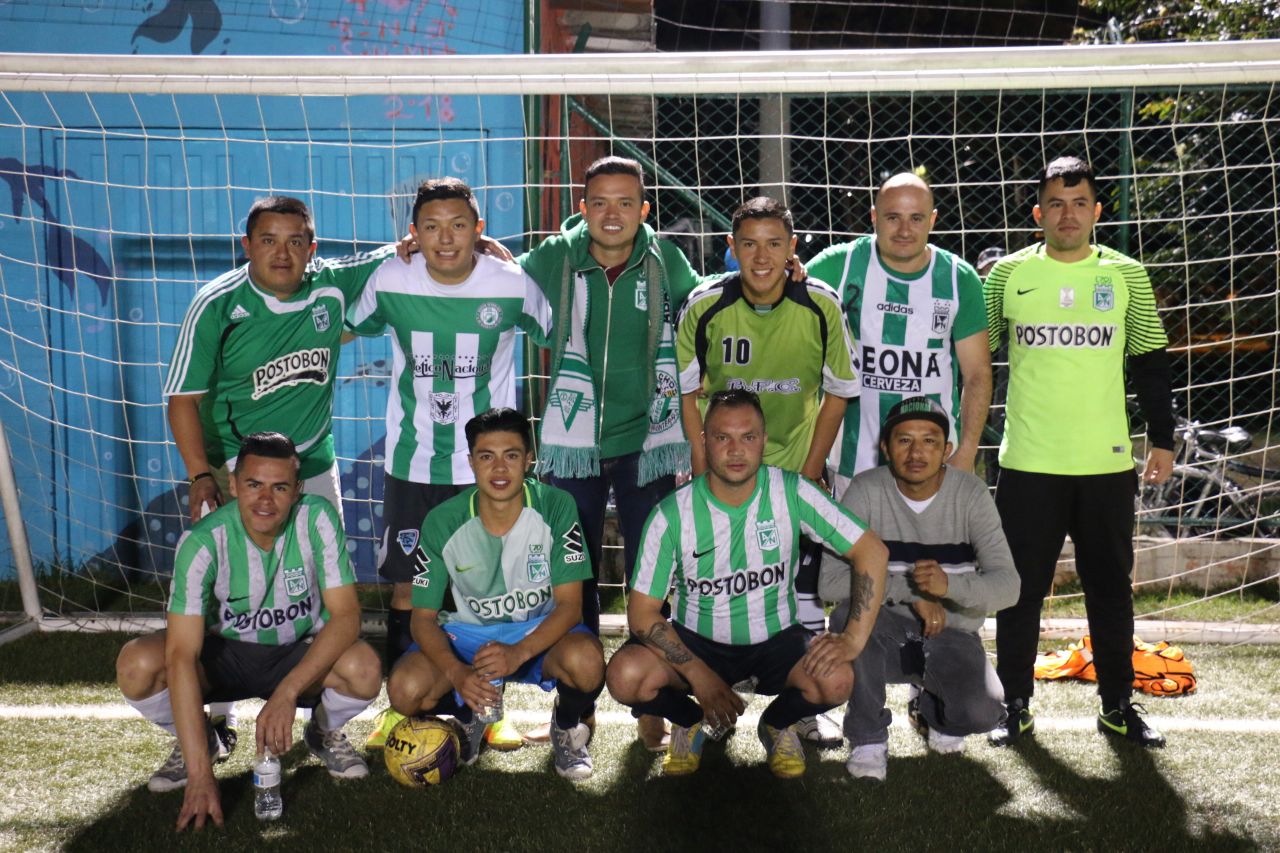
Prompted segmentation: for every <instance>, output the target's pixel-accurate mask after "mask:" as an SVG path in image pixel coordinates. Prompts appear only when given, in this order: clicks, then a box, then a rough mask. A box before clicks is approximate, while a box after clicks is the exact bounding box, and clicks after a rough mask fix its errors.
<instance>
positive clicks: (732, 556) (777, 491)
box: [608, 388, 888, 778]
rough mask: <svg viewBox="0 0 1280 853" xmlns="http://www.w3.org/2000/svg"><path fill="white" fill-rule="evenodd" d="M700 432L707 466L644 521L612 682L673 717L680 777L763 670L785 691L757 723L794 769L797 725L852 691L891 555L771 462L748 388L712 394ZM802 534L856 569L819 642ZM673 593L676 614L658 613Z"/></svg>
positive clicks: (621, 697) (765, 688)
mask: <svg viewBox="0 0 1280 853" xmlns="http://www.w3.org/2000/svg"><path fill="white" fill-rule="evenodd" d="M702 438H703V442H702V444H703V451H704V453H703V458H704V459H705V460H706V472H705V473H703V474H701V475H700V476H698V477H695V478H694V479H693V480H692V481H691V482H689V483H686V484H685V485H683V486H681V487H680V488H679V489H677V490H676V491H675V492H674V493H672V494H671V495H668V496H667V497H666V498H664V499H663V501H662V502H661V503H660V504H658V506H657V508H656V509H655V510H654V511H653V514H652V515H650V516H649V521H648V522H647V523H646V525H645V531H644V537H643V539H642V540H641V557H640V565H639V566H638V567H637V569H636V576H635V581H634V584H633V585H632V588H631V592H630V595H629V597H628V599H627V623H628V625H629V626H630V628H631V631H632V635H633V636H632V638H631V639H630V640H628V641H627V643H626V644H625V645H624V646H623V647H622V648H621V649H619V650H618V652H617V653H616V654H615V655H614V656H613V658H612V660H610V662H609V670H608V684H609V692H610V693H611V694H613V697H614V698H615V699H617V700H618V701H619V702H621V703H622V704H624V705H629V706H630V707H631V708H632V709H633V711H634V712H638V713H647V714H655V715H659V716H662V717H666V718H667V719H669V720H671V721H672V723H673V727H672V732H671V745H670V747H668V750H667V756H666V758H665V760H664V761H663V770H664V772H665V773H667V774H668V775H683V774H687V773H692V772H694V771H695V770H697V769H698V764H699V762H700V759H701V753H702V745H703V741H704V739H705V738H706V736H707V726H710V727H713V728H722V727H727V726H732V725H733V724H734V723H735V721H736V720H737V718H738V715H739V714H741V713H742V711H743V709H744V705H743V702H742V700H741V699H740V698H739V697H738V695H737V694H736V693H734V691H733V689H732V687H731V685H733V684H735V683H737V682H739V681H742V680H744V679H748V678H753V677H754V678H756V679H758V681H757V684H756V688H755V689H756V692H758V693H762V694H766V695H773V694H776V695H777V698H776V699H774V701H773V702H771V703H770V704H769V706H768V707H767V708H765V710H764V713H763V714H762V715H761V717H760V725H759V727H758V734H759V736H760V740H761V742H762V743H763V745H764V747H765V752H766V753H767V754H768V761H769V768H770V770H771V771H772V772H773V773H774V774H775V775H777V776H780V777H783V778H794V777H797V776H800V775H801V774H803V773H804V767H805V759H804V748H803V747H802V746H801V744H800V740H799V737H798V736H797V734H796V731H795V729H794V725H793V724H794V723H795V722H796V721H797V720H799V719H800V718H801V717H804V716H806V715H809V716H812V715H815V714H818V713H821V712H823V711H826V710H828V709H830V708H834V707H835V706H837V705H839V704H840V703H841V702H843V701H844V700H845V699H846V698H847V697H848V696H849V691H850V688H851V687H852V686H853V671H852V669H851V668H850V666H849V662H850V661H852V660H854V659H855V658H857V657H858V655H859V654H860V653H861V651H862V649H863V647H864V646H865V645H866V642H867V637H868V636H869V635H870V633H871V628H872V626H873V625H874V624H875V620H876V613H877V611H878V610H879V609H880V601H881V599H883V597H884V584H885V571H886V562H887V554H888V552H887V551H886V549H885V547H884V545H883V544H881V542H880V540H879V539H878V538H877V537H876V535H875V534H874V533H872V532H870V531H868V530H867V529H866V525H865V524H863V523H862V522H861V521H860V520H859V519H858V518H857V517H856V516H855V515H853V514H852V513H851V512H849V511H848V510H846V509H845V508H844V507H842V506H840V505H839V504H838V503H836V502H835V501H833V500H832V499H831V498H830V497H829V496H827V495H826V494H825V493H824V492H823V491H822V490H821V489H819V488H818V487H817V486H815V485H814V484H813V483H811V482H810V481H809V480H807V479H805V478H804V477H801V476H800V475H798V474H796V473H795V472H794V471H786V470H783V469H781V468H777V467H774V466H772V465H762V459H763V456H764V453H765V447H766V446H767V443H768V435H767V434H766V432H765V416H764V413H763V411H762V409H761V405H760V399H759V397H757V395H756V394H754V393H753V392H751V391H747V390H745V389H740V388H737V389H731V390H724V391H717V392H715V393H714V394H712V395H711V399H710V401H709V403H708V404H707V415H706V424H705V428H704V430H703V435H702ZM801 535H805V536H809V537H811V538H813V539H816V540H818V541H820V542H822V543H824V544H825V545H826V546H827V547H829V548H831V549H832V550H833V551H835V552H836V553H837V554H840V555H842V556H843V557H844V558H845V559H846V560H849V561H850V562H851V563H852V565H853V572H852V575H851V580H850V584H849V587H850V589H849V597H850V602H851V604H850V615H849V620H848V624H847V625H846V627H845V630H844V631H843V632H842V633H839V634H822V635H821V636H818V637H816V638H815V637H814V635H813V633H812V632H811V631H809V630H808V629H807V628H805V627H804V626H803V625H802V624H800V622H799V621H798V620H797V616H796V595H795V569H796V564H797V561H798V558H799V554H800V537H801ZM668 595H671V596H672V619H671V622H668V621H667V620H666V618H664V617H663V615H662V602H663V600H664V599H665V598H666V597H667V596H668ZM691 693H692V694H693V697H694V699H696V700H697V701H696V702H695V701H694V699H691V698H690V697H689V694H691Z"/></svg>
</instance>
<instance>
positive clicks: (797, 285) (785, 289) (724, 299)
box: [693, 273, 828, 376]
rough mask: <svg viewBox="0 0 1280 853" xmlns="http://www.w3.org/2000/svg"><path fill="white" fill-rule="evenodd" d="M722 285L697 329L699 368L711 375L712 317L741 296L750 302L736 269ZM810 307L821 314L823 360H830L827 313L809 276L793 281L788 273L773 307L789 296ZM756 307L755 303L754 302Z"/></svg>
mask: <svg viewBox="0 0 1280 853" xmlns="http://www.w3.org/2000/svg"><path fill="white" fill-rule="evenodd" d="M717 285H718V286H719V287H720V298H719V299H717V300H716V303H715V304H714V305H712V306H711V307H710V308H708V309H707V310H706V313H704V314H703V315H702V316H701V317H699V318H698V327H697V329H695V330H694V344H693V351H694V353H695V354H696V355H697V358H698V371H699V372H700V373H701V374H702V375H703V376H706V375H707V327H708V326H709V325H710V323H711V318H712V317H714V316H715V315H716V314H718V313H720V312H721V311H723V310H724V309H726V308H728V307H729V306H731V305H733V304H734V303H735V302H737V301H738V300H739V299H741V300H742V301H743V302H748V300H747V297H746V295H744V294H743V292H742V274H741V273H734V274H733V275H730V276H726V277H725V278H722V279H720V281H719V282H717ZM788 299H790V300H791V301H792V302H795V303H796V304H798V305H800V306H802V307H804V308H807V309H809V310H810V311H812V312H813V314H814V316H815V317H817V318H818V334H819V338H820V340H821V342H822V363H823V364H826V362H827V334H828V330H827V316H826V315H825V314H823V313H822V310H821V309H820V308H818V306H817V303H815V302H814V301H813V297H812V296H810V295H809V277H808V276H805V278H804V279H803V280H801V281H793V280H792V279H791V277H790V275H788V277H787V281H786V283H785V284H784V285H783V286H782V296H780V297H779V298H778V301H777V302H775V303H773V305H771V306H770V310H771V311H772V310H775V309H776V308H777V307H778V306H779V305H781V304H782V303H783V302H785V301H786V300H788ZM748 304H750V303H748ZM751 307H752V309H753V310H754V309H755V306H754V305H752V306H751Z"/></svg>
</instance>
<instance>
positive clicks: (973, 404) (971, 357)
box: [807, 172, 991, 495]
mask: <svg viewBox="0 0 1280 853" xmlns="http://www.w3.org/2000/svg"><path fill="white" fill-rule="evenodd" d="M937 219H938V211H937V209H936V208H935V207H934V201H933V190H932V189H931V188H930V186H929V185H928V184H927V183H926V182H925V181H924V180H923V179H921V178H920V177H918V176H916V175H915V174H912V173H910V172H903V173H900V174H897V175H894V176H892V177H890V178H887V179H886V180H885V181H884V183H882V184H881V185H880V187H879V189H877V190H876V195H875V201H874V205H873V206H872V208H871V225H872V227H873V228H874V230H875V234H874V236H869V237H859V238H858V239H857V240H854V241H853V242H852V243H842V244H839V245H836V246H831V247H830V248H828V249H826V250H824V251H823V252H821V253H820V254H818V256H817V257H815V258H814V259H813V260H812V261H811V262H810V263H809V264H808V265H807V268H808V270H809V274H810V275H812V276H814V277H815V278H817V279H820V280H822V281H825V282H828V283H830V284H831V285H832V286H833V287H834V288H835V289H836V292H837V293H839V294H840V302H841V304H842V305H844V308H845V313H846V316H847V318H848V321H849V330H850V331H851V332H852V333H853V337H854V339H855V340H856V341H857V342H858V343H857V346H858V357H857V360H856V363H857V367H858V378H859V379H860V380H861V389H862V393H861V395H859V397H858V398H856V399H853V400H851V401H850V402H849V408H848V411H846V412H845V417H844V436H843V439H842V440H841V443H840V447H839V452H838V454H833V460H832V462H833V466H834V467H835V469H836V483H835V484H834V485H835V487H836V494H837V495H840V494H843V492H844V489H845V487H847V485H848V482H849V478H850V477H852V476H853V475H854V474H856V473H858V472H859V471H866V470H869V469H871V468H874V467H876V466H877V465H879V464H880V450H879V444H878V442H879V438H880V424H881V422H882V421H883V420H884V417H885V415H886V413H887V412H888V411H889V410H890V409H891V408H893V407H894V406H895V405H897V403H899V402H900V401H902V400H903V399H906V398H907V397H914V396H919V395H925V396H928V397H930V398H932V399H934V400H937V401H938V402H939V403H940V404H941V405H942V408H943V409H944V410H945V411H946V412H947V416H948V417H949V418H950V419H951V424H952V429H951V433H952V434H953V435H956V436H957V441H956V445H955V453H954V454H953V455H952V457H951V458H950V459H949V460H947V465H948V467H951V468H958V469H960V470H963V471H970V472H972V471H973V463H974V458H975V457H976V456H977V453H978V440H979V438H981V435H982V425H983V424H984V423H985V422H986V419H987V407H988V406H989V405H990V404H991V354H990V352H989V351H988V349H987V334H986V332H987V318H986V312H985V310H984V307H983V303H982V282H981V281H980V280H979V278H978V275H977V273H976V272H975V271H974V269H973V267H971V266H970V265H969V264H968V263H967V262H966V261H964V260H963V259H962V258H959V257H957V256H955V255H953V254H952V253H950V252H948V251H947V250H945V249H941V248H939V247H937V246H934V245H932V244H930V243H929V233H930V231H931V230H932V228H933V226H934V224H935V223H936V222H937ZM961 379H963V386H962V384H961ZM962 388H963V390H962ZM957 415H958V416H959V417H958V418H957Z"/></svg>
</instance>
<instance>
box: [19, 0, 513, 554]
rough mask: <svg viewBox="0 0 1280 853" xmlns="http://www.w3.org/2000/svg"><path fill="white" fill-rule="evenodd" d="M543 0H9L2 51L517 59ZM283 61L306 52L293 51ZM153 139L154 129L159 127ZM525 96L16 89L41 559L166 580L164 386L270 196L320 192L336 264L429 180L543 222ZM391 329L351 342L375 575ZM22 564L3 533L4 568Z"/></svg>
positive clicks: (174, 530)
mask: <svg viewBox="0 0 1280 853" xmlns="http://www.w3.org/2000/svg"><path fill="white" fill-rule="evenodd" d="M523 10H524V2H523V0H451V2H439V0H433V2H426V0H288V2H286V0H269V2H268V0H263V2H246V0H156V2H145V3H144V2H133V3H131V2H118V1H117V2H109V0H81V2H68V1H67V0H64V2H49V3H35V2H10V3H0V51H25V50H37V51H49V52H59V51H64V52H65V51H68V50H70V49H71V48H72V47H75V48H76V49H78V50H80V51H82V52H96V53H109V54H128V53H139V54H178V55H182V54H232V55H236V54H239V55H278V56H282V57H283V56H286V55H304V54H314V55H331V56H339V55H352V54H354V55H400V54H404V55H424V54H447V53H518V52H520V51H521V50H522V47H523V42H524V28H523V17H522V16H523ZM281 61H287V60H283V59H282V60H281ZM144 130H145V133H144V132H143V131H144ZM523 136H524V128H523V121H522V116H521V104H520V101H519V99H518V98H514V97H486V98H475V97H465V96H459V97H446V96H435V97H419V96H416V95H414V94H413V93H411V92H388V93H386V94H385V95H382V96H366V97H358V98H305V99H303V98H296V97H263V98H255V97H251V96H219V97H213V96H201V95H183V96H177V97H169V96H161V95H147V96H137V97H131V96H127V95H100V94H95V95H87V94H74V93H73V94H56V95H49V96H47V97H46V96H44V95H33V94H17V93H5V94H4V96H3V97H0V180H3V182H4V185H5V186H4V187H3V189H8V190H9V192H8V193H4V192H3V189H0V419H3V424H4V429H5V430H6V434H7V435H8V438H9V441H10V443H11V445H12V452H13V456H14V461H15V467H16V470H17V474H18V478H19V491H20V494H21V500H22V508H23V513H24V517H25V520H26V523H27V530H28V535H29V536H30V538H31V545H32V550H33V552H34V555H35V557H36V559H37V560H38V561H41V562H44V563H55V562H56V563H61V564H63V565H65V566H82V565H84V564H86V563H90V562H93V561H94V558H95V557H96V558H98V559H99V560H101V561H102V562H103V563H104V564H105V565H107V566H114V565H119V566H121V567H123V568H124V569H125V572H126V574H130V573H133V574H135V575H136V573H139V572H140V573H142V574H143V575H146V574H151V573H159V574H166V573H167V572H168V571H169V570H170V568H171V564H172V553H171V549H172V546H173V544H174V543H175V542H176V540H177V537H178V535H180V533H181V530H182V529H183V526H184V525H183V523H182V519H183V518H184V517H185V508H184V507H182V506H181V505H180V503H179V501H180V499H181V498H182V497H183V496H185V487H180V488H178V489H176V490H175V488H174V481H175V480H180V479H181V478H182V476H183V468H182V464H181V459H180V458H179V457H178V455H177V453H176V451H175V450H174V449H173V448H172V445H171V443H170V442H169V431H168V427H167V424H166V422H165V417H164V408H163V403H162V400H161V398H160V388H161V385H162V382H163V378H164V375H165V373H166V369H167V364H168V360H169V357H170V355H171V353H172V348H173V343H174V339H175V337H176V333H177V326H178V324H179V323H180V322H181V320H182V316H183V313H184V312H185V310H186V307H187V305H188V304H189V303H190V301H191V297H192V295H193V294H194V293H195V291H196V289H197V288H198V287H199V286H200V285H201V284H202V283H204V282H206V281H208V280H210V279H212V278H214V277H215V276H217V275H219V274H220V273H222V272H224V271H225V270H227V269H228V268H230V267H232V266H234V265H236V264H238V263H240V262H242V259H241V257H240V246H239V240H238V235H239V234H241V233H243V228H244V215H245V212H246V211H247V209H248V207H249V205H250V204H251V203H252V201H253V199H254V198H256V197H257V196H259V195H262V194H264V193H266V192H277V193H285V194H289V195H296V196H299V197H301V198H303V199H305V200H306V201H307V202H308V203H309V204H310V205H311V206H312V209H313V210H314V212H315V214H316V220H317V229H318V231H319V237H320V242H321V244H320V254H322V255H326V256H338V255H344V254H349V253H351V252H353V251H356V250H358V249H364V248H370V247H372V246H374V245H378V244H381V243H384V242H387V241H389V240H391V239H393V237H394V236H395V235H396V234H397V233H398V232H399V231H400V230H401V229H403V227H404V224H405V222H406V221H407V218H408V206H409V203H410V201H411V198H412V190H413V187H415V186H416V185H417V183H418V182H420V181H421V180H422V179H424V178H427V177H438V176H441V175H456V176H458V177H460V178H462V179H463V180H466V181H467V182H468V183H470V184H472V186H474V187H477V188H482V189H480V193H479V195H480V202H481V206H482V211H483V213H484V216H485V219H486V220H487V222H488V231H489V233H491V234H494V235H495V236H498V237H507V236H515V235H519V234H521V233H523V232H524V230H525V228H524V219H523V211H524V198H523V193H522V191H521V189H520V188H521V187H522V186H523V184H524V182H525V181H524V174H523V163H524V151H523V145H522V143H521V141H520V140H521V139H522V137H523ZM389 358H390V356H389V351H388V345H387V341H386V339H383V340H380V341H375V342H369V341H361V342H357V343H356V344H352V345H349V346H348V347H346V348H344V352H343V357H342V360H341V362H340V365H339V383H338V394H337V403H336V411H335V418H336V420H335V428H334V432H335V436H336V438H337V441H338V452H339V455H340V456H342V457H344V459H345V460H346V461H345V462H344V469H343V488H344V491H345V493H346V495H347V497H348V498H349V502H348V504H347V507H346V510H347V526H348V532H349V533H351V534H353V535H354V537H355V538H354V540H353V541H354V542H355V544H356V545H357V546H358V549H357V552H356V555H355V556H356V563H357V570H358V572H359V574H360V575H361V576H362V578H365V579H369V578H372V576H373V565H374V556H373V543H372V539H371V537H372V534H373V533H374V532H375V531H376V530H378V529H380V525H379V523H378V520H377V518H376V516H375V513H376V512H377V511H378V510H379V509H380V507H379V506H378V503H377V502H378V501H379V500H380V498H381V472H380V470H376V469H377V467H378V466H376V465H374V464H372V461H371V460H374V459H376V458H379V457H380V454H381V443H382V435H383V425H382V420H381V414H382V412H384V411H385V401H386V393H387V383H386V381H385V380H384V379H383V378H382V376H383V374H385V372H386V369H387V368H386V366H387V364H389ZM11 576H12V559H11V553H10V551H9V543H8V538H7V534H6V533H5V531H4V530H3V529H0V579H4V578H6V577H11Z"/></svg>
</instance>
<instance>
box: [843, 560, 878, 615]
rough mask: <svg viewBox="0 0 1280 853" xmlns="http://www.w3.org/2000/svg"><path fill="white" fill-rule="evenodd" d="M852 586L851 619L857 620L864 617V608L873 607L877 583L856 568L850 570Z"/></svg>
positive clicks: (850, 599) (850, 596) (850, 597)
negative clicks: (872, 596) (873, 594)
mask: <svg viewBox="0 0 1280 853" xmlns="http://www.w3.org/2000/svg"><path fill="white" fill-rule="evenodd" d="M850 575H851V580H852V588H851V590H850V595H849V621H851V622H856V621H858V620H859V619H861V618H862V612H863V610H864V609H867V608H870V607H871V594H872V592H873V591H874V590H875V583H873V582H872V580H871V578H869V577H867V576H866V575H864V574H863V573H862V572H860V571H858V570H857V569H854V570H853V571H852V572H850Z"/></svg>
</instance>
